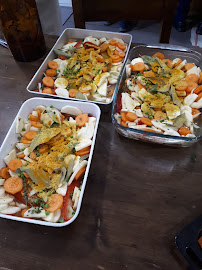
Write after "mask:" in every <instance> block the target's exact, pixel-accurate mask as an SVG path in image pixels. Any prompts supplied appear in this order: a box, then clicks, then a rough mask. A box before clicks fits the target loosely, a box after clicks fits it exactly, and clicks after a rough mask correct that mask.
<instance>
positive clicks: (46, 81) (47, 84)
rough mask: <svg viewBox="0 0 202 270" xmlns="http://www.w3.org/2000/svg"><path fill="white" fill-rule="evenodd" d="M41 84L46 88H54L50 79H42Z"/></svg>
mask: <svg viewBox="0 0 202 270" xmlns="http://www.w3.org/2000/svg"><path fill="white" fill-rule="evenodd" d="M42 82H43V84H44V85H45V86H47V87H50V88H52V87H53V86H54V80H53V79H52V78H51V77H48V76H47V77H44V78H43V80H42Z"/></svg>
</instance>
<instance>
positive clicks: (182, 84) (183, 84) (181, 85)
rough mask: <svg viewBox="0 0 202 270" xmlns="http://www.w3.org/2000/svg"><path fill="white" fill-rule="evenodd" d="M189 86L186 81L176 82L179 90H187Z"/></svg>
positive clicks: (176, 87)
mask: <svg viewBox="0 0 202 270" xmlns="http://www.w3.org/2000/svg"><path fill="white" fill-rule="evenodd" d="M187 87H188V84H187V82H186V81H178V82H176V83H175V89H176V90H177V91H186V90H187Z"/></svg>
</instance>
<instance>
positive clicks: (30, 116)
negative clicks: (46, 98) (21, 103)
mask: <svg viewBox="0 0 202 270" xmlns="http://www.w3.org/2000/svg"><path fill="white" fill-rule="evenodd" d="M29 118H30V120H31V121H36V122H38V121H39V116H34V115H33V114H32V113H30V115H29Z"/></svg>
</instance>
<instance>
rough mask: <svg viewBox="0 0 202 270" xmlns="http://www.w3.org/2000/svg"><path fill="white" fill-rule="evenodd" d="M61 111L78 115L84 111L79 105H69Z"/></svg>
mask: <svg viewBox="0 0 202 270" xmlns="http://www.w3.org/2000/svg"><path fill="white" fill-rule="evenodd" d="M61 113H67V114H70V115H74V116H77V115H79V114H81V113H82V111H81V110H80V109H79V108H77V107H74V106H70V105H67V106H65V107H63V108H62V109H61Z"/></svg>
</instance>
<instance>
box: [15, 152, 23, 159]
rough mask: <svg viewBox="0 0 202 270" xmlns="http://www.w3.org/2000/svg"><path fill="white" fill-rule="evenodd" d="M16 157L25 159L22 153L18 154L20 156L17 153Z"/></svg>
mask: <svg viewBox="0 0 202 270" xmlns="http://www.w3.org/2000/svg"><path fill="white" fill-rule="evenodd" d="M17 157H18V158H24V157H25V154H24V153H23V152H22V153H20V154H19V153H18V154H17Z"/></svg>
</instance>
